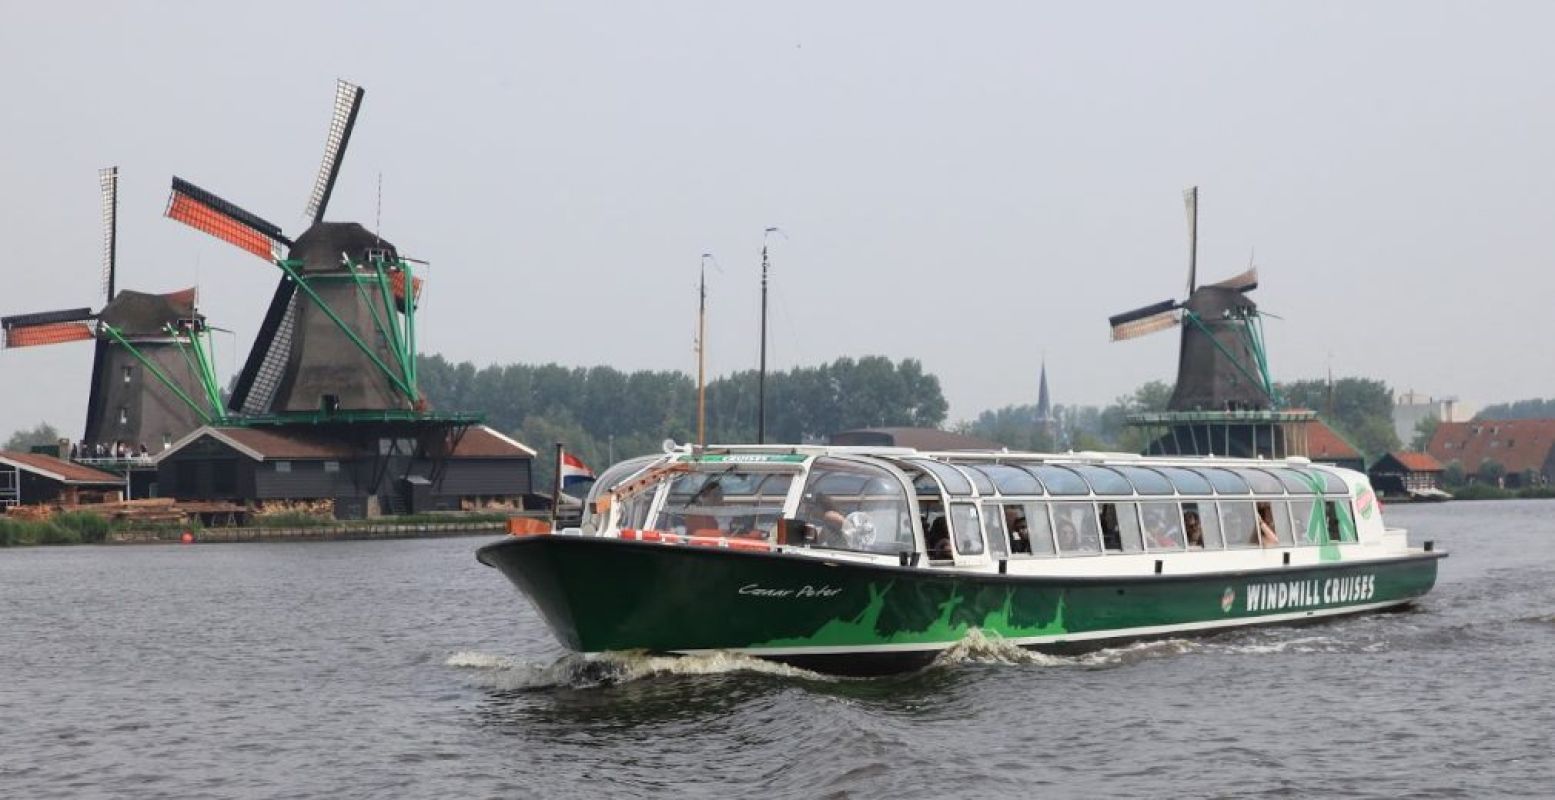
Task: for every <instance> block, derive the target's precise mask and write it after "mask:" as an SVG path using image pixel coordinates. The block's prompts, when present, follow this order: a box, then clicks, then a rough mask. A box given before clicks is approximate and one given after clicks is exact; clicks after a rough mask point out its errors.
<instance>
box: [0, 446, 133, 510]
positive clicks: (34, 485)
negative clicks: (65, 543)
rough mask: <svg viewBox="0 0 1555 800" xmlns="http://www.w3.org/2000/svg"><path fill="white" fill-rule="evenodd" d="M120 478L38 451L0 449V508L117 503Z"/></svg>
mask: <svg viewBox="0 0 1555 800" xmlns="http://www.w3.org/2000/svg"><path fill="white" fill-rule="evenodd" d="M123 494H124V478H122V477H120V476H118V475H114V474H112V473H108V472H102V471H100V470H95V469H92V468H91V467H84V466H81V465H80V464H73V463H71V462H69V461H65V460H63V459H59V458H55V457H53V456H48V455H43V454H41V453H17V452H12V451H9V450H0V511H4V510H5V509H6V508H9V507H11V506H16V505H39V504H43V503H58V504H60V505H66V506H73V505H79V504H81V503H102V502H117V501H119V500H121V499H123Z"/></svg>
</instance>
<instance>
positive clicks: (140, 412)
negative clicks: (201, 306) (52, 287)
mask: <svg viewBox="0 0 1555 800" xmlns="http://www.w3.org/2000/svg"><path fill="white" fill-rule="evenodd" d="M98 178H99V184H100V186H101V188H102V200H103V271H102V292H103V295H104V299H105V301H106V302H105V304H104V306H103V307H102V309H101V310H99V311H93V310H92V309H91V308H75V309H67V310H63V311H47V312H42V313H34V314H20V315H16V316H9V317H4V318H0V332H3V335H4V345H5V347H7V348H16V347H34V346H41V345H51V344H63V343H66V342H77V341H93V342H95V343H96V353H95V356H94V358H93V362H92V388H91V396H90V399H89V400H88V402H87V412H86V429H85V432H84V434H83V436H82V441H83V442H84V443H86V444H87V445H88V446H95V445H97V444H103V445H107V446H110V447H113V446H115V445H119V444H122V445H124V446H126V447H128V448H131V449H138V447H139V446H143V445H146V444H147V443H148V442H150V443H152V446H153V447H158V448H160V446H162V445H165V444H167V443H169V442H171V441H172V440H174V439H177V438H179V437H181V436H183V435H184V434H186V433H188V432H189V431H192V430H194V429H195V428H197V427H199V426H200V425H201V424H203V423H208V422H211V421H213V420H214V419H217V418H219V417H220V415H221V405H222V404H221V392H220V389H219V388H218V386H217V384H216V381H215V378H214V374H215V368H214V364H213V361H212V358H211V352H210V348H209V341H208V339H207V337H206V326H205V318H204V317H203V316H201V315H200V314H199V312H198V311H197V310H196V309H195V290H194V289H185V290H183V291H179V292H170V293H167V294H147V293H145V292H135V291H129V290H124V291H119V290H117V288H116V286H115V280H116V277H117V271H118V264H117V260H118V208H119V202H118V194H119V169H118V167H109V168H106V169H103V170H101V171H100V172H99V173H98Z"/></svg>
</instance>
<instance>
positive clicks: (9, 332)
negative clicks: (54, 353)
mask: <svg viewBox="0 0 1555 800" xmlns="http://www.w3.org/2000/svg"><path fill="white" fill-rule="evenodd" d="M96 318H97V315H96V314H93V313H92V309H90V308H72V309H66V310H64V311H45V312H42V313H38V314H17V315H16V316H11V317H0V333H3V334H4V336H3V338H4V340H5V342H4V344H5V346H6V347H8V348H9V347H33V346H35V345H42V344H60V343H63V342H79V341H84V340H87V339H95V338H97V331H96V330H95V329H94V328H93V327H92V324H91V322H92V320H94V319H96Z"/></svg>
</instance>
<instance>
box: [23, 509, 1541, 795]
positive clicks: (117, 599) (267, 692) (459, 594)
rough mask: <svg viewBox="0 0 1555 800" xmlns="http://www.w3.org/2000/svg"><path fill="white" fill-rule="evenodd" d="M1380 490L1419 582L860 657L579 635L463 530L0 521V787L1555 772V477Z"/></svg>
mask: <svg viewBox="0 0 1555 800" xmlns="http://www.w3.org/2000/svg"><path fill="white" fill-rule="evenodd" d="M1388 521H1389V524H1392V525H1401V526H1406V527H1409V528H1410V529H1411V539H1412V540H1414V541H1420V540H1422V539H1433V540H1435V541H1436V542H1437V543H1438V546H1442V547H1445V548H1446V549H1448V550H1450V551H1452V557H1451V558H1449V559H1448V560H1447V561H1445V562H1443V563H1442V575H1441V579H1440V581H1439V583H1438V585H1437V588H1436V590H1435V591H1434V592H1433V593H1431V594H1430V595H1428V596H1427V598H1426V599H1425V600H1424V601H1423V602H1421V603H1420V604H1418V605H1417V606H1416V607H1415V608H1414V609H1413V610H1411V611H1407V612H1402V613H1396V614H1385V615H1379V616H1372V617H1365V618H1359V619H1353V620H1348V621H1342V622H1336V623H1329V624H1322V625H1315V626H1308V627H1299V628H1281V629H1271V630H1264V631H1259V632H1249V633H1236V634H1229V635H1222V636H1219V637H1214V638H1209V639H1196V640H1180V641H1168V642H1160V643H1154V644H1150V645H1139V646H1134V647H1129V648H1123V649H1117V650H1110V651H1103V652H1101V653H1096V654H1091V655H1088V656H1084V657H1076V658H1057V657H1048V656H1041V655H1032V654H1027V653H1023V652H1020V651H1015V652H1009V651H1007V650H1005V649H1003V648H1001V647H1000V646H999V645H998V644H997V643H991V642H985V641H978V640H973V641H969V642H967V643H965V645H964V646H963V647H961V648H960V649H959V650H958V651H957V652H956V653H955V654H954V655H953V656H952V657H951V658H948V659H946V663H943V664H940V665H937V666H934V667H931V668H929V669H926V670H923V671H921V672H917V673H913V674H909V675H903V676H897V677H892V678H879V679H867V680H865V679H833V678H825V677H821V676H818V675H813V674H810V673H806V672H802V671H798V670H793V669H789V668H784V667H777V666H771V665H766V664H763V663H760V662H754V661H749V660H744V659H738V658H707V659H661V658H646V657H625V656H623V657H621V658H618V659H611V660H605V661H602V662H597V663H582V662H580V661H578V660H577V659H575V658H570V657H567V656H566V655H565V653H564V652H563V651H562V650H561V649H560V648H559V647H558V646H557V645H556V644H555V642H554V641H552V639H551V637H550V635H549V633H548V632H547V631H546V629H545V627H544V625H543V624H542V623H541V622H540V620H539V618H538V617H537V616H536V615H535V613H534V612H533V611H532V609H531V608H530V607H529V606H528V604H527V602H525V601H524V600H523V599H522V598H521V597H520V596H519V595H518V594H517V593H516V592H515V591H514V590H512V589H511V588H510V587H509V585H508V583H507V582H506V581H505V580H504V579H503V578H502V577H501V576H500V575H499V574H498V573H497V572H496V571H495V570H491V569H488V568H486V567H483V566H481V565H479V564H477V563H476V562H475V560H474V556H473V554H474V550H475V548H476V547H477V546H478V545H479V544H481V543H482V542H483V541H485V540H484V539H481V538H463V539H447V540H437V541H390V542H338V543H304V544H242V545H195V546H187V547H184V546H148V547H117V548H109V547H76V548H43V549H28V550H9V551H7V550H0V796H4V797H330V798H338V797H389V796H404V797H718V798H723V797H731V796H760V797H764V798H789V797H792V798H810V797H837V798H844V797H849V798H851V797H859V798H863V797H902V798H913V797H933V798H946V797H1096V796H1127V797H1158V796H1174V797H1201V796H1208V797H1265V796H1278V797H1401V796H1417V797H1487V796H1528V797H1548V796H1552V795H1555V749H1552V748H1555V741H1552V740H1555V502H1552V501H1542V502H1540V501H1527V502H1499V503H1452V504H1447V505H1444V506H1430V507H1426V506H1417V507H1406V506H1396V507H1391V508H1389V509H1388ZM601 591H609V588H608V587H601Z"/></svg>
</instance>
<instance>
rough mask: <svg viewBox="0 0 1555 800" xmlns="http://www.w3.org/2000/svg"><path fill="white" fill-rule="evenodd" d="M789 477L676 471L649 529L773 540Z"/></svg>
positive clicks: (730, 471)
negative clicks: (679, 472) (676, 475)
mask: <svg viewBox="0 0 1555 800" xmlns="http://www.w3.org/2000/svg"><path fill="white" fill-rule="evenodd" d="M793 481H794V476H793V474H792V473H787V472H782V473H780V472H770V471H760V472H756V471H744V470H738V469H734V468H730V469H725V470H720V471H718V472H692V473H687V474H684V475H680V476H679V477H677V478H675V480H673V481H671V482H670V485H669V493H668V495H667V496H666V497H665V500H664V505H663V506H662V507H661V508H660V509H659V516H658V517H657V518H656V519H655V520H654V523H653V527H654V528H655V529H657V530H661V531H673V532H675V533H683V534H685V535H687V536H734V537H739V538H748V539H760V540H763V541H772V540H773V539H774V538H775V536H776V534H777V523H778V519H779V518H780V517H782V516H783V503H784V501H785V500H787V499H788V487H789V485H790V484H792V483H793ZM855 493H856V492H855Z"/></svg>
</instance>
